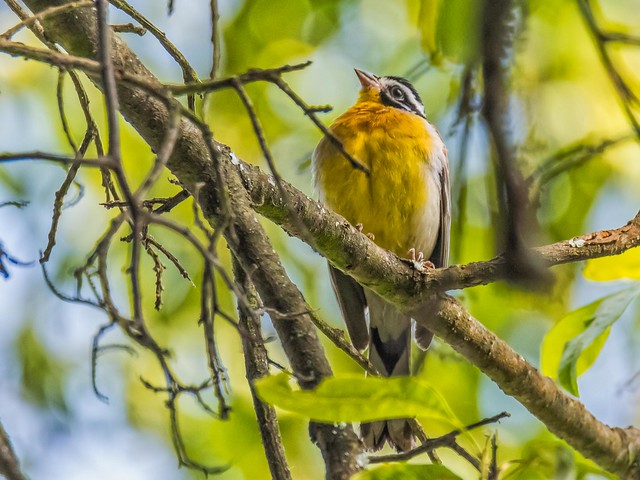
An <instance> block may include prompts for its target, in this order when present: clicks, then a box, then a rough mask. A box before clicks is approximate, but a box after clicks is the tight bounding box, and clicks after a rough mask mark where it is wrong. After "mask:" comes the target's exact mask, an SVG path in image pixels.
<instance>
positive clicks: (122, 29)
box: [111, 22, 147, 36]
mask: <svg viewBox="0 0 640 480" xmlns="http://www.w3.org/2000/svg"><path fill="white" fill-rule="evenodd" d="M111 30H113V31H114V32H115V33H135V34H136V35H139V36H143V35H144V34H146V33H147V29H146V28H144V27H141V26H140V25H134V24H133V23H131V22H129V23H118V24H114V25H111Z"/></svg>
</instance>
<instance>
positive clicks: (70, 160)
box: [0, 150, 113, 168]
mask: <svg viewBox="0 0 640 480" xmlns="http://www.w3.org/2000/svg"><path fill="white" fill-rule="evenodd" d="M23 160H48V161H50V162H56V163H62V164H63V165H74V164H81V165H86V166H88V167H106V168H111V167H113V161H112V160H111V159H110V158H108V157H105V158H76V157H67V156H65V155H58V154H56V153H47V152H40V151H38V150H35V151H33V152H21V153H0V164H1V163H10V162H19V161H23Z"/></svg>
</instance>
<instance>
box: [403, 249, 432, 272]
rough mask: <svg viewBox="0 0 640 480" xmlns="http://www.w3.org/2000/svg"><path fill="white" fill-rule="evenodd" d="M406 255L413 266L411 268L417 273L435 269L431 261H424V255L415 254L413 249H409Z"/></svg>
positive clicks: (420, 253)
mask: <svg viewBox="0 0 640 480" xmlns="http://www.w3.org/2000/svg"><path fill="white" fill-rule="evenodd" d="M407 253H408V255H409V260H410V261H411V265H413V268H415V269H416V270H417V271H419V272H421V273H424V272H426V271H427V270H429V269H432V268H436V266H435V265H434V264H433V262H432V261H430V260H425V258H424V253H422V252H416V249H415V248H411V249H409V252H407Z"/></svg>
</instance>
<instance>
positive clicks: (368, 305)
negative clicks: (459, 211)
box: [312, 68, 451, 451]
mask: <svg viewBox="0 0 640 480" xmlns="http://www.w3.org/2000/svg"><path fill="white" fill-rule="evenodd" d="M354 70H355V73H356V75H357V77H358V80H359V81H360V87H361V88H360V91H359V94H358V99H357V101H356V103H355V104H354V105H353V106H351V107H350V108H349V109H348V110H346V111H345V112H344V113H343V114H342V115H340V116H339V117H338V118H337V119H336V120H335V122H334V123H333V124H332V125H331V126H330V127H329V131H330V132H331V133H332V135H333V136H334V137H335V138H336V139H337V140H339V142H340V144H341V145H342V148H343V149H344V151H345V152H346V153H348V154H349V155H350V156H351V157H352V159H349V158H348V157H347V156H346V155H344V153H343V152H342V151H341V150H340V148H339V146H337V145H336V142H335V139H334V140H333V141H332V139H330V138H329V137H328V136H326V135H325V136H324V137H323V138H322V139H321V140H320V142H319V143H318V145H317V146H316V148H315V150H314V152H313V155H312V167H313V176H314V183H315V187H316V189H317V191H318V193H319V199H320V200H321V201H322V202H323V203H324V204H325V205H327V206H328V207H329V208H331V209H332V210H334V211H335V212H337V213H339V214H340V215H342V216H343V217H344V218H345V219H346V220H347V221H348V222H349V223H351V224H352V225H354V226H357V227H358V228H359V229H360V230H361V231H362V232H364V233H366V234H367V235H368V236H369V237H370V238H372V239H373V241H374V242H375V243H376V244H377V245H378V246H380V247H382V248H385V249H387V250H389V251H391V252H393V253H395V254H397V255H398V256H400V257H405V256H407V254H408V253H409V252H411V253H410V255H411V256H413V260H414V264H415V260H416V258H415V252H419V253H418V255H417V260H418V261H419V262H420V264H421V265H422V264H424V265H426V266H428V267H444V266H447V264H448V261H449V235H450V233H449V232H450V225H451V214H450V211H451V206H450V185H449V166H448V160H447V149H446V147H445V144H444V141H443V139H442V137H441V136H440V134H439V133H438V131H437V129H436V128H435V127H434V126H433V125H432V124H431V123H429V122H428V121H427V119H426V115H425V108H424V105H423V103H422V99H421V98H420V95H419V94H418V92H417V90H416V89H415V87H414V86H413V85H412V84H411V83H410V82H409V81H408V80H406V79H404V78H401V77H396V76H377V75H374V74H372V73H368V72H366V71H364V70H360V69H357V68H356V69H354ZM354 159H355V160H356V161H357V162H359V163H360V164H361V165H360V166H363V167H365V168H355V167H354V163H353V160H354ZM363 170H365V171H363ZM423 259H427V260H426V262H422V260H423ZM329 273H330V279H331V283H332V286H333V290H334V292H335V294H336V297H337V299H338V304H339V306H340V310H341V312H342V316H343V317H344V321H345V324H346V327H347V331H348V334H349V338H350V340H351V343H352V344H353V346H354V347H355V348H356V349H357V350H358V351H359V352H360V353H364V352H365V351H367V350H368V355H369V360H370V362H371V363H372V364H373V366H374V367H375V368H376V369H377V370H378V372H380V374H381V375H382V376H387V377H390V376H401V375H410V374H411V365H410V353H411V343H412V340H411V339H412V333H413V337H414V338H415V341H416V343H417V344H418V346H419V347H420V348H421V349H423V350H426V349H427V348H428V346H429V344H430V343H431V340H432V337H433V334H432V333H431V332H430V331H429V330H428V329H427V328H425V327H424V326H422V325H416V324H415V322H414V321H413V320H412V319H411V318H410V317H409V316H408V315H406V314H405V313H403V312H401V311H400V310H399V309H398V308H397V307H396V306H394V305H393V304H391V303H389V302H387V301H386V300H384V299H383V298H382V297H380V296H379V295H378V294H376V293H375V292H373V291H372V290H370V289H368V288H366V287H362V286H361V285H359V284H358V283H357V282H356V281H355V280H354V279H353V278H351V277H350V276H348V275H347V274H345V273H343V272H341V271H340V270H338V269H337V268H335V267H333V266H331V265H330V264H329ZM360 436H361V439H362V442H363V444H364V446H365V448H367V449H368V450H373V451H375V450H380V449H381V448H382V447H383V446H384V445H385V442H387V443H389V445H390V446H391V447H394V448H395V449H396V450H397V451H406V450H410V449H411V448H413V447H414V446H415V437H414V434H413V432H412V428H411V425H410V422H409V419H393V420H380V421H374V422H368V423H366V422H365V423H362V424H361V426H360Z"/></svg>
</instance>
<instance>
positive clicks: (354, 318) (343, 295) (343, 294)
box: [329, 265, 369, 353]
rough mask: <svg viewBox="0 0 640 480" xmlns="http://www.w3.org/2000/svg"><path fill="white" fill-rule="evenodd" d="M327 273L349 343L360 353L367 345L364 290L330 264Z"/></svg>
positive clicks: (367, 327) (367, 328) (367, 326)
mask: <svg viewBox="0 0 640 480" xmlns="http://www.w3.org/2000/svg"><path fill="white" fill-rule="evenodd" d="M329 274H330V277H331V284H332V285H333V290H334V291H335V292H336V297H337V298H338V304H339V305H340V310H342V316H343V317H344V323H345V324H346V325H347V330H348V332H349V338H351V343H352V344H353V346H354V347H355V348H356V349H357V350H358V351H359V352H361V353H362V352H364V351H365V350H366V348H367V346H368V345H369V325H367V319H366V317H365V308H366V306H367V300H366V298H365V296H364V290H363V289H362V287H361V286H360V285H359V284H358V282H356V281H355V280H354V279H353V278H351V277H350V276H348V275H345V274H344V273H342V272H341V271H340V270H338V269H337V268H334V267H332V266H331V265H329Z"/></svg>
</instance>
